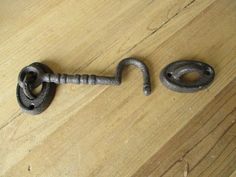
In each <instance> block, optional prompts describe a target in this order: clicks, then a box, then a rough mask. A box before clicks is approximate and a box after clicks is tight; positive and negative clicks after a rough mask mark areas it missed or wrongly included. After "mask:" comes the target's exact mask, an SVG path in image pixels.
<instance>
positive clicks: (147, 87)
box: [143, 84, 152, 96]
mask: <svg viewBox="0 0 236 177" xmlns="http://www.w3.org/2000/svg"><path fill="white" fill-rule="evenodd" d="M151 92H152V91H151V85H149V84H148V85H144V87H143V93H144V95H145V96H148V95H150V94H151Z"/></svg>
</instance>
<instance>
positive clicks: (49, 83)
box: [17, 58, 151, 114]
mask: <svg viewBox="0 0 236 177" xmlns="http://www.w3.org/2000/svg"><path fill="white" fill-rule="evenodd" d="M128 65H134V66H136V67H137V68H139V69H140V70H141V71H142V74H143V92H144V95H146V96H148V95H150V94H151V82H150V74H149V70H148V67H147V66H146V65H145V63H143V62H142V61H140V60H138V59H136V58H126V59H123V60H122V61H120V62H119V64H118V65H117V67H116V72H115V75H114V76H113V77H109V76H108V77H107V76H96V75H87V74H83V75H80V74H76V75H68V74H54V73H53V72H52V70H51V69H50V68H49V67H48V66H46V65H44V64H42V63H33V64H31V65H29V66H27V67H25V68H23V69H22V70H21V72H20V74H19V77H18V85H17V99H18V103H19V105H20V106H21V108H22V109H23V110H25V111H27V112H29V113H32V114H39V113H41V112H43V111H44V110H45V109H46V108H47V107H48V106H49V105H50V103H51V101H52V99H53V97H54V94H55V89H56V87H55V84H66V83H73V84H90V85H96V84H100V85H120V84H121V82H122V72H123V70H124V68H125V67H126V66H128ZM26 78H27V79H26ZM26 81H27V83H26ZM40 84H42V86H43V87H42V91H41V93H40V94H39V95H38V96H36V95H34V94H33V93H32V91H33V89H34V88H36V87H37V86H39V85H40Z"/></svg>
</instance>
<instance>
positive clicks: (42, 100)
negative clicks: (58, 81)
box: [16, 63, 56, 114]
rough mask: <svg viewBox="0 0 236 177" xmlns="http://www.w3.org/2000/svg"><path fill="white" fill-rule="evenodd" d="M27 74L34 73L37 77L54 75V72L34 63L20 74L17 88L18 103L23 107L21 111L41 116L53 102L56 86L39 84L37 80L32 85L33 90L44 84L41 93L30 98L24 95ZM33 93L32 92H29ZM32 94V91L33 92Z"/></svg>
mask: <svg viewBox="0 0 236 177" xmlns="http://www.w3.org/2000/svg"><path fill="white" fill-rule="evenodd" d="M27 73H33V74H35V75H37V74H39V73H40V74H42V73H53V72H52V70H51V69H50V68H49V67H47V66H46V65H44V64H41V63H33V64H31V65H29V66H28V67H25V68H23V69H22V71H21V72H20V74H19V81H18V84H17V88H16V95H17V101H18V103H19V105H20V107H21V109H22V110H23V111H25V112H28V113H30V114H39V113H41V112H43V111H44V110H45V109H47V108H48V106H49V105H50V103H51V102H52V100H53V98H54V95H55V91H56V85H55V84H54V83H46V82H41V83H40V82H39V80H38V79H37V78H35V82H34V83H32V89H33V88H36V87H37V86H39V85H40V84H42V89H41V92H40V93H39V94H38V95H35V97H34V98H29V97H27V95H25V93H24V89H23V87H22V85H21V84H22V81H21V80H22V77H23V75H26V74H27ZM29 91H31V90H29ZM31 92H32V91H31Z"/></svg>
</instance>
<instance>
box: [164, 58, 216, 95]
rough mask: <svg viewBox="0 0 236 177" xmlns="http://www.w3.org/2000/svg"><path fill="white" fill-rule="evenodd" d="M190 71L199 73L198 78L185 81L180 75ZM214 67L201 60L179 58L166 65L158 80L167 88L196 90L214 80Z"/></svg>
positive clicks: (187, 90) (180, 90)
mask: <svg viewBox="0 0 236 177" xmlns="http://www.w3.org/2000/svg"><path fill="white" fill-rule="evenodd" d="M191 72H197V73H199V78H198V79H197V80H196V81H193V82H186V81H184V80H183V79H182V76H183V75H185V74H188V73H191ZM214 77H215V71H214V69H213V68H212V67H211V66H210V65H208V64H206V63H203V62H200V61H193V60H181V61H176V62H173V63H170V64H169V65H167V66H166V67H165V68H164V69H163V70H162V71H161V74H160V80H161V82H162V83H163V85H165V86H166V87H167V88H169V89H171V90H173V91H177V92H185V93H186V92H187V93H188V92H196V91H199V90H202V89H205V88H207V87H208V86H209V85H210V84H211V83H212V82H213V80H214Z"/></svg>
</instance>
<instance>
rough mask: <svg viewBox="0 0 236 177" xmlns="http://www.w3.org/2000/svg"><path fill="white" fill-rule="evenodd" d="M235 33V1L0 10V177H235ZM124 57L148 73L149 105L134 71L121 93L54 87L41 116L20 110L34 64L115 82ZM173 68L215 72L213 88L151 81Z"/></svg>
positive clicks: (72, 2)
mask: <svg viewBox="0 0 236 177" xmlns="http://www.w3.org/2000/svg"><path fill="white" fill-rule="evenodd" d="M235 22H236V1H235V0H159V1H157V0H134V1H125V0H120V1H109V0H104V1H94V0H87V1H82V0H77V1H76V0H68V1H65V0H59V1H58V0H57V1H56V0H51V1H46V0H41V1H39V0H28V1H22V0H15V1H9V0H2V1H1V2H0V70H1V73H0V80H1V81H2V83H1V86H0V92H1V93H2V94H1V95H0V104H1V106H0V112H1V115H0V157H1V158H0V176H3V177H8V176H9V177H15V176H23V177H27V176H35V177H36V176H37V177H38V176H43V177H53V176H58V177H64V176H70V177H73V176H81V177H93V176H94V177H95V176H96V177H113V176H117V177H118V176H120V177H125V176H133V177H134V176H144V177H148V176H165V177H167V176H176V177H182V176H184V177H186V176H187V177H189V176H209V177H215V176H216V177H218V176H220V177H222V176H223V177H228V176H230V177H233V176H235V172H234V171H236V165H235V164H236V163H235V159H236V158H235V157H236V152H235V145H236V142H235V133H236V127H235V123H234V122H235V119H236V113H235V106H236V100H235V99H236V98H235V91H236V89H235V87H236V86H235V77H236V30H235V29H236V23H235ZM129 56H135V57H138V58H140V59H142V60H143V61H144V62H145V63H147V65H148V66H149V67H150V69H151V76H152V83H153V93H152V94H151V96H149V97H144V96H143V94H142V82H141V74H140V73H139V72H138V71H137V70H135V69H134V68H132V67H130V68H129V69H128V70H127V71H126V73H125V79H124V83H123V84H122V85H121V86H119V87H112V86H74V85H66V86H60V87H58V89H57V93H56V97H55V99H54V100H53V103H52V104H51V105H50V107H49V108H48V109H47V110H46V111H45V112H44V113H43V114H40V115H38V116H35V117H33V116H31V115H28V114H25V113H22V112H21V110H20V109H19V106H18V105H17V102H16V96H15V87H16V83H17V75H18V72H19V71H20V70H21V68H22V67H24V66H26V65H28V64H30V63H32V62H35V61H39V62H43V63H45V64H48V65H49V66H50V67H51V68H52V69H53V70H54V71H55V72H64V73H77V72H79V73H88V74H104V75H112V74H113V72H114V70H115V67H116V65H117V63H118V62H119V61H120V60H121V59H122V58H125V57H129ZM178 59H198V60H201V61H205V62H207V63H209V64H211V65H212V66H213V67H214V68H215V70H216V73H217V75H216V79H215V82H214V83H213V85H212V86H211V87H210V88H209V89H207V90H204V91H201V92H197V93H193V94H180V93H175V92H172V91H169V90H167V89H166V88H165V87H164V86H162V84H161V83H160V81H159V79H158V77H159V72H160V70H161V68H163V67H164V66H165V65H167V64H168V63H170V62H172V61H175V60H178Z"/></svg>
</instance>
